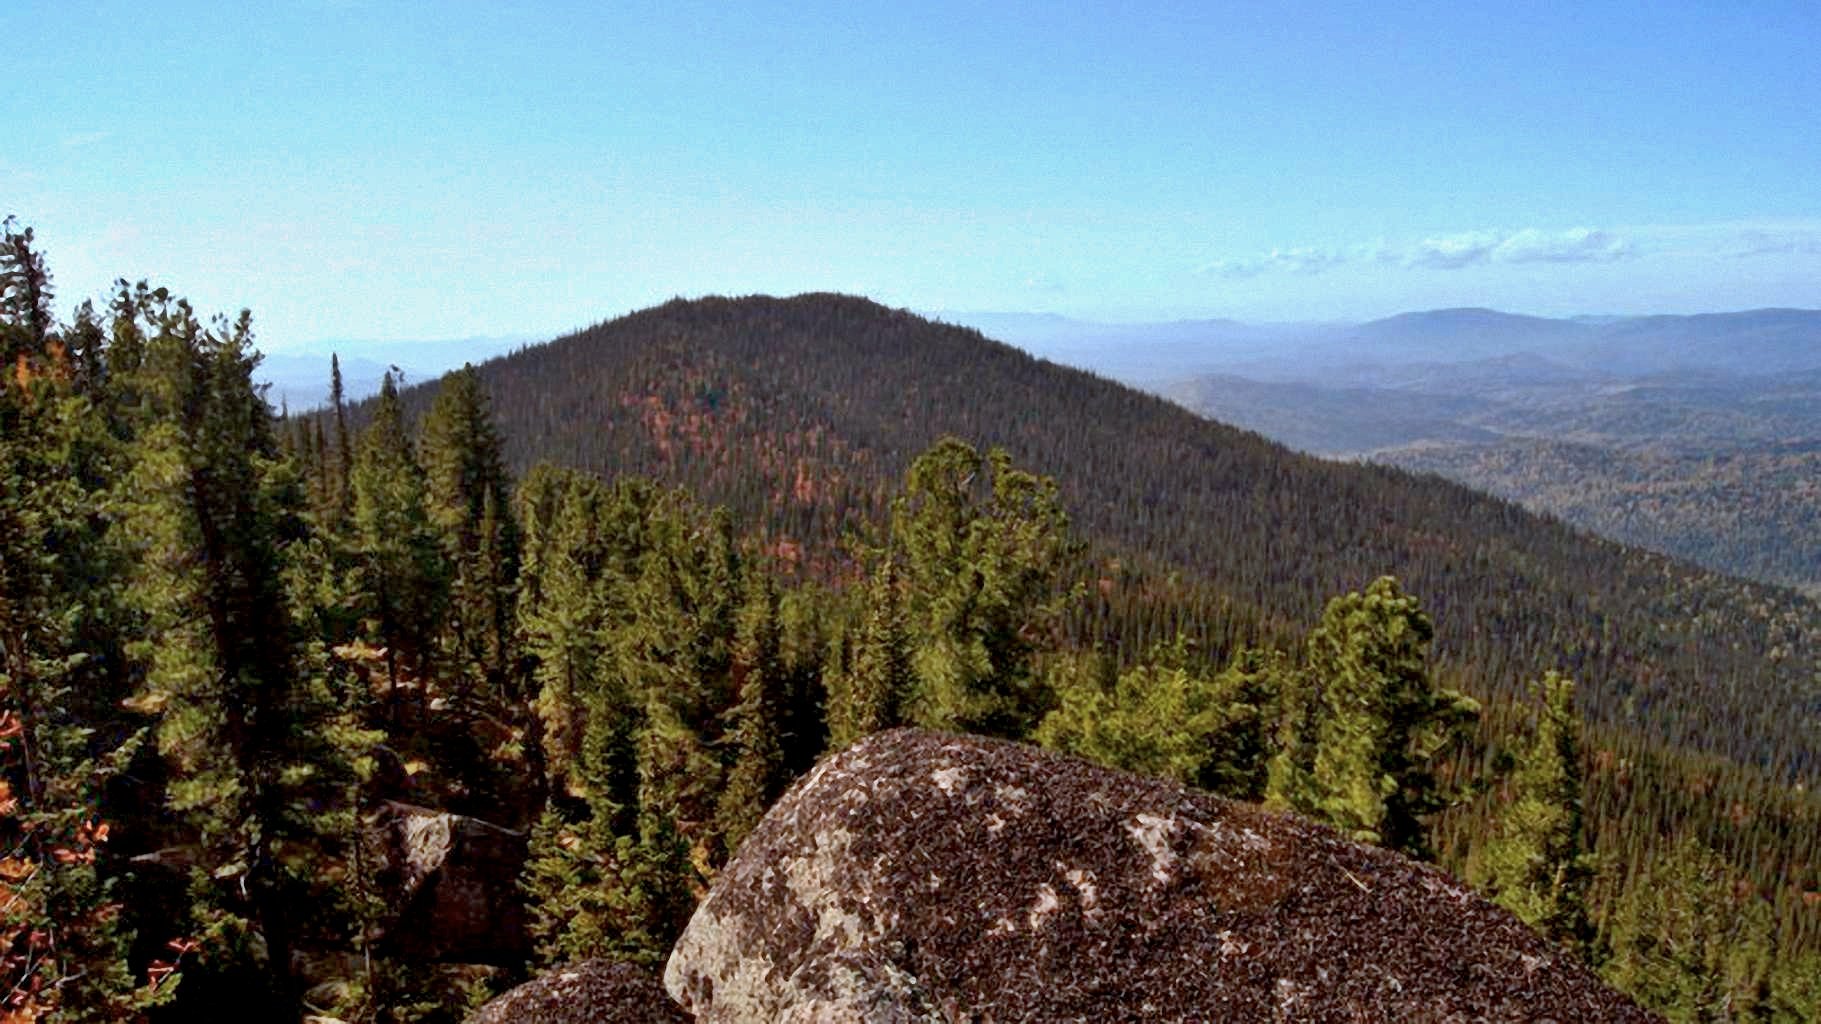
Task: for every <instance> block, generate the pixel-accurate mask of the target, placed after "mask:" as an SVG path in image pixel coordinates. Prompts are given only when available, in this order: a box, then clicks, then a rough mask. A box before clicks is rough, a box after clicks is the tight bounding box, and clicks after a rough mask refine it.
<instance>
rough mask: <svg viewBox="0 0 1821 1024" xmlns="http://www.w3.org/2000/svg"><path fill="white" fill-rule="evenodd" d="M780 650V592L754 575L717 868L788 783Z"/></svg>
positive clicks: (740, 653) (739, 650)
mask: <svg viewBox="0 0 1821 1024" xmlns="http://www.w3.org/2000/svg"><path fill="white" fill-rule="evenodd" d="M781 645H782V635H781V627H780V624H779V621H778V593H777V587H776V585H775V584H774V583H773V582H772V580H771V578H770V577H769V576H767V575H765V574H764V573H763V572H754V573H751V574H750V575H749V576H748V583H747V586H746V603H745V605H744V606H743V607H742V608H741V609H740V618H739V622H738V624H737V626H736V630H735V635H734V649H733V674H734V688H735V692H736V693H737V694H738V703H736V704H735V705H734V706H733V708H732V709H730V711H729V713H728V719H729V728H728V730H727V736H726V743H727V744H728V746H729V747H730V748H731V751H732V756H733V761H732V764H731V766H730V767H729V768H728V771H727V785H726V787H725V788H724V789H723V790H722V791H721V799H720V806H719V807H718V808H717V809H716V812H715V831H716V832H717V833H719V835H718V839H719V841H720V850H719V851H717V852H718V853H719V854H720V857H719V859H718V860H717V862H719V861H720V860H725V859H726V858H730V857H732V856H733V855H734V853H735V852H736V851H737V850H738V849H739V848H740V843H741V842H742V841H744V840H745V838H746V836H747V834H748V833H750V832H751V831H752V830H753V827H754V826H755V825H757V824H758V823H759V818H760V817H762V816H763V815H764V814H765V811H766V810H767V809H768V808H770V807H771V804H772V801H774V800H776V799H777V798H778V795H779V794H780V793H782V792H783V791H784V787H785V785H787V784H788V783H789V782H790V777H789V775H788V774H786V765H785V761H784V738H785V725H786V714H787V711H788V703H789V700H790V693H789V691H788V689H787V684H788V680H787V678H786V676H785V669H784V661H783V652H782V650H781Z"/></svg>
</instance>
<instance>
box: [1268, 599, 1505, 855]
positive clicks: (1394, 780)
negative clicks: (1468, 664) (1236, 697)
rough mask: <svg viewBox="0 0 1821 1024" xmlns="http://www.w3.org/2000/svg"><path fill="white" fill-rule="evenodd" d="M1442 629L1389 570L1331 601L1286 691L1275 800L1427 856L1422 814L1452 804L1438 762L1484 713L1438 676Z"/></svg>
mask: <svg viewBox="0 0 1821 1024" xmlns="http://www.w3.org/2000/svg"><path fill="white" fill-rule="evenodd" d="M1433 635H1434V628H1433V626H1432V625H1431V624H1430V622H1429V617H1428V616H1427V615H1426V614H1424V613H1423V611H1422V609H1421V607H1420V606H1419V605H1418V603H1417V601H1416V599H1415V598H1414V597H1411V596H1409V595H1407V594H1405V593H1404V592H1403V589H1402V588H1401V587H1400V586H1399V585H1398V583H1397V581H1396V580H1395V579H1392V578H1391V577H1389V576H1383V577H1380V578H1378V579H1377V580H1374V581H1373V582H1372V584H1371V585H1370V586H1368V587H1367V588H1366V589H1365V591H1364V592H1361V593H1352V594H1347V595H1345V596H1344V597H1337V598H1334V599H1333V600H1331V601H1329V602H1328V606H1327V608H1326V609H1325V610H1324V611H1323V613H1322V618H1321V621H1320V623H1318V624H1317V625H1316V627H1315V629H1314V630H1312V631H1311V632H1310V634H1309V638H1308V642H1307V646H1306V651H1305V654H1304V662H1303V668H1302V671H1301V672H1300V673H1299V674H1298V676H1299V678H1297V679H1296V680H1295V681H1293V682H1291V683H1290V684H1288V685H1287V686H1286V687H1285V693H1284V701H1283V708H1284V710H1283V718H1282V721H1283V722H1284V723H1285V725H1284V727H1283V730H1282V732H1280V738H1279V747H1280V749H1279V752H1278V753H1277V755H1276V756H1275V757H1273V759H1272V763H1271V766H1270V772H1269V783H1268V785H1267V794H1266V795H1267V799H1268V801H1269V802H1271V803H1272V804H1274V805H1277V806H1287V807H1290V808H1293V809H1295V810H1298V811H1301V812H1302V813H1304V814H1309V815H1311V816H1313V817H1315V818H1318V819H1320V820H1322V821H1326V822H1328V823H1329V824H1332V825H1334V826H1335V827H1337V828H1339V829H1340V830H1341V831H1343V832H1345V833H1347V834H1348V835H1350V836H1352V837H1353V838H1355V839H1359V840H1363V841H1365V842H1372V843H1378V844H1380V845H1383V846H1388V847H1391V848H1392V849H1395V850H1400V851H1403V852H1405V853H1408V854H1410V855H1411V856H1416V857H1427V856H1428V855H1429V844H1428V838H1427V834H1426V830H1425V827H1424V819H1425V818H1426V817H1427V816H1428V815H1430V814H1433V813H1435V812H1436V811H1439V810H1441V809H1442V808H1443V807H1445V806H1447V805H1448V804H1449V803H1450V802H1451V801H1452V800H1453V794H1452V793H1450V792H1449V791H1448V790H1447V789H1446V788H1445V787H1444V785H1443V784H1442V782H1441V780H1440V779H1439V777H1438V775H1437V772H1436V767H1437V764H1436V762H1437V760H1438V758H1440V756H1441V755H1442V754H1444V753H1445V752H1446V751H1447V750H1448V749H1449V748H1450V747H1451V745H1452V744H1454V743H1455V741H1456V740H1457V739H1459V737H1460V736H1461V734H1462V732H1463V730H1464V729H1465V728H1466V726H1467V725H1468V724H1469V723H1471V722H1472V721H1473V720H1474V718H1475V717H1476V716H1477V715H1478V710H1479V709H1478V705H1477V704H1475V703H1474V702H1473V700H1472V699H1470V698H1468V697H1466V696H1464V695H1462V694H1460V693H1457V692H1455V691H1452V690H1446V689H1441V688H1438V687H1436V686H1435V685H1434V683H1433V682H1432V681H1431V679H1430V677H1429V670H1428V652H1429V642H1430V639H1431V638H1432V637H1433Z"/></svg>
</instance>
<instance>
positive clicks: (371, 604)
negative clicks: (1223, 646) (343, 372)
mask: <svg viewBox="0 0 1821 1024" xmlns="http://www.w3.org/2000/svg"><path fill="white" fill-rule="evenodd" d="M353 494H354V548H355V553H356V557H357V559H358V562H359V567H360V568H359V572H358V575H357V580H358V590H359V593H360V595H361V614H362V618H363V620H364V621H365V623H366V626H365V628H366V631H367V633H368V636H369V638H370V639H371V640H372V641H373V642H375V643H377V644H379V645H380V647H381V648H383V650H384V652H385V666H386V683H387V694H388V699H389V701H390V704H391V717H392V721H393V725H394V726H395V727H396V726H397V725H399V724H400V721H401V719H400V715H401V697H402V694H403V692H404V690H405V687H406V685H407V684H410V685H412V686H414V687H415V688H416V690H417V693H418V699H419V703H420V705H427V703H428V695H427V691H428V688H429V685H430V673H431V669H432V662H433V658H434V653H435V638H436V630H437V626H438V624H439V623H440V622H441V620H442V615H443V609H444V607H445V605H446V603H447V599H448V597H447V595H448V576H447V569H446V566H445V563H444V560H443V549H442V545H441V542H440V540H439V538H438V537H437V535H436V531H435V529H434V528H433V527H432V525H431V523H430V515H429V511H428V510H427V509H426V507H425V503H424V474H423V469H422V468H421V467H420V466H419V465H418V462H417V454H416V451H415V449H414V447H413V445H412V443H411V436H410V432H409V430H408V428H407V426H406V423H405V417H404V410H403V409H402V407H401V406H400V405H399V401H398V388H397V385H395V384H394V383H393V380H392V375H391V373H390V372H388V373H387V374H386V375H385V376H384V378H382V380H381V383H380V392H379V400H378V402H377V403H376V405H375V407H374V411H373V419H372V421H371V422H370V423H369V424H368V425H367V429H366V430H365V432H363V433H362V434H361V438H360V445H359V450H358V452H357V454H356V457H355V460H354V476H353ZM421 710H422V708H421V706H420V712H421Z"/></svg>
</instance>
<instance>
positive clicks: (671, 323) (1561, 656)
mask: <svg viewBox="0 0 1821 1024" xmlns="http://www.w3.org/2000/svg"><path fill="white" fill-rule="evenodd" d="M479 370H480V374H481V379H482V381H483V382H484V383H485V385H486V386H487V388H488V390H489V392H490V394H491V395H492V398H493V403H494V409H495V411H496V415H497V418H498V420H499V425H500V430H501V433H502V435H503V436H504V437H505V438H506V446H507V447H506V453H507V456H508V458H509V460H510V462H511V463H512V464H513V466H514V467H515V468H516V469H517V470H518V471H520V472H522V471H524V470H525V469H526V468H528V467H529V466H530V465H532V464H533V463H534V462H536V461H537V460H540V459H550V460H554V461H557V462H560V463H565V464H568V465H572V466H576V467H579V468H584V469H592V470H598V471H601V472H604V473H608V474H617V473H626V472H636V473H643V474H646V475H649V476H652V477H654V478H657V479H660V480H664V481H667V482H670V483H674V484H678V485H682V486H686V487H688V488H689V489H690V490H691V491H692V492H694V493H696V494H698V495H700V496H702V497H703V498H704V499H706V500H709V501H711V502H715V503H725V504H727V505H729V506H731V507H732V508H733V510H734V511H735V514H736V516H737V517H738V518H739V519H740V521H742V522H745V523H748V524H753V526H754V527H755V528H756V529H758V530H759V531H760V532H761V533H762V534H763V535H764V536H765V537H766V538H767V541H766V543H767V545H768V546H769V547H770V549H772V550H777V551H788V552H791V553H792V555H791V557H793V558H800V559H802V560H803V561H804V563H805V564H806V565H810V566H814V565H816V564H818V563H820V564H822V565H824V566H827V565H828V564H829V563H828V561H827V560H828V559H830V558H836V557H837V553H838V545H839V543H840V542H841V541H842V539H843V538H845V537H848V536H850V535H851V534H852V533H854V531H856V530H858V531H861V532H862V534H863V533H864V531H865V530H867V529H869V527H868V526H867V525H866V524H868V523H876V522H878V521H879V519H880V517H881V515H882V513H883V510H884V502H885V501H886V499H887V497H888V495H889V494H890V493H892V491H893V489H894V488H895V486H896V483H897V481H898V480H899V479H900V478H901V474H902V473H903V471H904V469H905V468H906V466H907V465H908V463H909V461H910V459H911V458H912V457H913V456H914V455H915V454H916V453H917V452H919V451H921V450H922V449H923V448H925V447H926V446H927V445H929V444H930V443H932V442H933V441H934V440H936V439H937V438H938V437H940V436H942V435H944V434H956V435H959V436H961V437H964V438H966V439H968V440H970V441H973V442H975V443H977V444H983V445H989V444H990V445H1003V446H1005V447H1007V448H1008V449H1009V450H1010V451H1011V452H1012V454H1013V456H1014V457H1015V458H1016V459H1017V461H1018V462H1019V463H1020V464H1021V465H1025V466H1029V467H1031V468H1033V469H1036V470H1038V471H1040V472H1043V473H1047V474H1053V475H1054V476H1055V477H1056V479H1057V480H1058V482H1059V484H1060V486H1061V489H1062V492H1061V493H1062V496H1063V498H1064V500H1065V501H1066V503H1067V506H1068V508H1069V510H1070V512H1071V514H1072V515H1073V517H1074V520H1075V522H1076V524H1077V526H1078V528H1079V529H1080V531H1081V532H1082V534H1083V536H1084V537H1086V538H1087V539H1088V540H1089V541H1090V542H1091V543H1092V549H1091V550H1092V551H1093V555H1092V559H1093V561H1092V563H1091V564H1093V565H1096V566H1100V567H1101V568H1097V569H1095V570H1093V572H1094V574H1095V575H1096V576H1097V577H1100V582H1099V583H1098V584H1097V585H1096V587H1095V588H1094V592H1095V593H1096V595H1098V596H1097V597H1096V599H1095V600H1096V602H1097V604H1096V605H1095V607H1096V608H1098V610H1097V611H1093V612H1092V613H1091V614H1089V616H1088V617H1087V618H1086V619H1084V620H1082V621H1081V622H1079V623H1077V625H1076V627H1075V628H1077V629H1082V630H1088V631H1090V632H1093V633H1096V634H1106V633H1111V634H1114V635H1118V636H1123V637H1125V640H1124V641H1123V642H1124V643H1125V644H1127V645H1128V646H1130V647H1131V649H1133V650H1141V649H1143V647H1144V646H1145V645H1146V644H1147V643H1148V642H1150V641H1149V640H1147V639H1146V637H1150V638H1151V640H1154V639H1156V638H1157V636H1158V635H1159V633H1158V631H1159V630H1160V629H1162V628H1165V627H1162V626H1160V625H1159V623H1160V622H1167V621H1173V620H1172V618H1171V617H1172V616H1175V615H1177V614H1179V613H1178V612H1175V611H1169V610H1167V609H1170V608H1183V607H1190V606H1193V607H1197V608H1201V609H1204V611H1203V612H1198V613H1196V616H1195V619H1196V621H1199V622H1202V623H1210V622H1212V623H1217V624H1224V625H1223V628H1225V629H1228V630H1230V632H1227V633H1225V634H1224V635H1216V636H1214V637H1212V640H1213V642H1215V643H1216V644H1218V645H1225V644H1227V643H1230V642H1232V641H1233V640H1235V639H1242V638H1244V637H1247V636H1252V637H1258V636H1277V635H1282V634H1283V633H1284V632H1285V631H1290V630H1296V629H1300V628H1302V624H1304V623H1307V622H1309V621H1311V620H1312V619H1313V618H1314V616H1315V615H1316V613H1317V612H1318V610H1319V609H1320V608H1321V606H1322V603H1323V602H1324V601H1325V600H1326V599H1327V598H1328V597H1330V596H1333V595H1335V594H1339V593H1342V592H1344V591H1347V590H1350V589H1355V588H1358V587H1360V586H1361V585H1363V584H1364V583H1366V582H1368V581H1369V580H1371V579H1372V578H1373V577H1375V576H1377V575H1379V574H1381V573H1391V574H1395V575H1397V576H1399V577H1400V578H1401V579H1402V580H1403V581H1404V582H1405V583H1406V584H1407V585H1408V586H1409V587H1410V588H1411V590H1412V591H1413V592H1414V593H1417V594H1420V595H1421V596H1422V598H1423V600H1424V602H1425V604H1426V605H1427V606H1428V607H1430V608H1432V609H1433V610H1434V613H1435V616H1436V620H1437V625H1438V634H1437V639H1438V644H1439V650H1440V652H1441V656H1442V657H1443V659H1444V660H1445V662H1446V663H1447V664H1448V665H1450V666H1452V669H1451V670H1452V671H1457V672H1459V673H1460V677H1461V678H1462V679H1463V681H1464V684H1465V685H1470V686H1471V687H1473V688H1474V689H1475V690H1477V691H1478V692H1480V693H1482V694H1484V695H1487V696H1502V695H1509V694H1511V693H1513V692H1515V689H1516V687H1517V686H1518V685H1519V684H1520V683H1521V682H1522V681H1523V680H1526V679H1529V678H1534V677H1535V676H1536V675H1537V674H1539V673H1540V672H1541V671H1543V670H1544V669H1546V668H1550V667H1564V668H1566V669H1568V670H1570V671H1572V672H1574V673H1575V674H1576V675H1577V676H1578V677H1581V678H1584V679H1585V680H1587V684H1588V685H1587V689H1586V690H1585V693H1586V696H1587V700H1588V704H1589V709H1590V710H1591V712H1592V713H1593V716H1594V719H1595V720H1596V721H1599V722H1602V723H1605V724H1608V725H1611V726H1614V727H1618V728H1622V729H1625V730H1628V731H1632V730H1635V731H1636V732H1637V734H1639V735H1642V736H1648V737H1651V738H1652V739H1654V740H1656V741H1658V742H1665V743H1670V744H1674V745H1676V746H1679V747H1695V748H1699V749H1703V750H1706V751H1708V752H1711V753H1715V754H1723V755H1726V756H1729V757H1736V758H1739V759H1741V760H1743V761H1746V762H1752V763H1758V764H1762V765H1765V766H1769V765H1777V766H1780V767H1779V770H1789V769H1791V768H1793V769H1795V770H1796V771H1798V772H1799V773H1800V774H1804V775H1806V774H1808V773H1809V772H1812V771H1814V770H1816V768H1817V767H1821V744H1818V743H1817V741H1816V739H1815V737H1813V736H1812V735H1811V730H1809V729H1808V728H1807V727H1806V726H1805V725H1801V724H1800V723H1801V722H1802V721H1804V720H1805V719H1804V716H1806V715H1809V714H1811V713H1812V712H1813V710H1814V708H1813V707H1812V706H1811V704H1810V703H1809V701H1810V700H1811V692H1810V691H1811V687H1812V679H1811V678H1810V675H1811V666H1810V664H1809V662H1808V661H1806V660H1804V661H1802V667H1801V668H1800V670H1799V671H1798V670H1796V669H1795V668H1794V667H1793V666H1792V663H1790V662H1789V661H1786V660H1783V657H1782V655H1775V656H1773V652H1775V651H1792V650H1806V649H1808V645H1809V644H1810V643H1811V640H1810V637H1811V635H1812V632H1811V631H1814V630H1815V629H1816V627H1817V626H1821V619H1818V617H1817V611H1816V609H1815V607H1814V606H1813V605H1812V604H1809V603H1807V602H1804V601H1802V600H1801V599H1800V598H1798V597H1796V596H1795V595H1793V594H1790V593H1788V592H1787V591H1782V590H1778V589H1775V588H1769V587H1758V586H1754V585H1750V584H1745V583H1740V582H1737V581H1732V580H1726V579H1723V578H1719V577H1715V576H1712V575H1710V574H1707V573H1704V572H1701V571H1700V570H1697V569H1694V568H1692V567H1690V566H1686V565H1680V564H1677V563H1673V562H1670V561H1668V560H1666V559H1662V558H1658V557H1655V556H1650V555H1646V554H1642V553H1639V552H1636V551H1632V550H1628V549H1624V548H1620V547H1618V546H1616V545H1612V544H1608V543H1605V542H1603V541H1599V540H1596V539H1594V538H1591V537H1588V536H1586V535H1584V534H1581V533H1578V532H1575V531H1572V530H1570V529H1568V528H1566V527H1564V526H1562V525H1561V524H1559V523H1554V522H1551V521H1548V520H1546V519H1539V518H1537V517H1535V516H1532V515H1530V514H1528V513H1525V512H1524V511H1522V510H1521V509H1519V508H1517V507H1515V506H1513V505H1510V504H1507V503H1505V502H1502V501H1499V500H1496V499H1493V498H1488V497H1485V496H1483V495H1481V494H1478V493H1476V492H1473V491H1470V490H1468V489H1466V488H1463V487H1459V486H1457V485H1455V484H1452V483H1449V482H1446V481H1443V480H1439V479H1436V478H1434V477H1414V476H1410V475H1408V474H1406V473H1403V472H1400V471H1397V470H1394V469H1390V468H1387V467H1381V466H1370V465H1346V464H1337V463H1334V462H1328V461H1323V460H1319V459H1315V458H1310V457H1307V456H1302V455H1297V454H1295V453H1293V452H1291V451H1288V450H1286V449H1285V448H1283V447H1280V446H1279V445H1277V444H1273V443H1271V442H1269V441H1267V440H1265V439H1264V438H1261V437H1259V436H1257V435H1256V434H1251V433H1247V432H1244V431H1241V430H1236V429H1233V428H1231V427H1228V426H1224V425H1222V424H1219V423H1214V422H1210V421H1208V420H1206V419H1203V418H1200V417H1197V416H1194V415H1191V414H1190V413H1188V412H1187V411H1185V410H1183V409H1182V408H1180V407H1178V406H1175V405H1172V404H1170V403H1168V402H1165V401H1161V400H1159V399H1157V398H1155V397H1153V396H1149V395H1145V394H1142V393H1140V392H1137V391H1134V390H1131V389H1128V388H1126V387H1122V386H1119V385H1118V384H1115V383H1113V382H1110V381H1107V380H1104V379H1101V378H1097V377H1095V376H1092V375H1090V374H1086V373H1081V372H1078V371H1075V370H1072V369H1069V368H1065V367H1061V366H1057V365H1055V364H1053V363H1046V362H1043V361H1040V360H1036V359H1033V358H1030V357H1029V356H1027V355H1026V354H1024V353H1022V352H1019V351H1017V350H1015V349H1013V348H1011V347H1008V346H1005V345H1001V344H997V343H994V342H993V341H991V340H989V339H987V338H985V337H983V336H982V335H981V334H980V333H978V332H977V331H975V330H971V329H966V328H959V327H953V326H948V325H944V324H939V323H932V322H930V321H928V320H926V319H923V318H921V317H918V316H915V315H913V314H911V313H909V312H906V311H902V310H892V309H887V308H885V307H882V306H879V305H877V304H874V303H872V302H868V301H866V300H863V299H857V298H851V297H846V296H834V295H806V296H799V297H796V298H792V299H773V298H748V299H704V300H699V301H693V302H683V301H677V302H672V303H669V304H666V305H664V306H660V307H657V308H654V309H650V310H645V311H643V312H640V313H636V314H633V315H631V316H628V317H624V318H621V319H619V320H615V321H612V322H610V323H606V324H602V325H599V326H597V327H594V328H590V329H588V330H585V331H582V332H579V333H577V334H574V335H570V336H568V337H565V338H561V339H558V340H557V341H555V342H552V343H550V344H548V345H540V346H536V347H532V348H528V349H525V350H523V351H521V352H517V353H515V354H513V355H511V356H509V357H505V358H500V359H495V360H492V361H490V362H487V363H485V364H482V365H481V366H480V367H479ZM433 391H434V388H433V387H419V388H413V389H410V390H408V391H406V392H405V394H404V400H405V403H406V407H407V408H408V409H411V410H413V411H415V413H416V414H418V415H421V414H422V413H423V412H424V411H425V410H426V409H427V408H428V404H429V401H430V398H431V396H432V393H433ZM1444 411H1445V410H1441V409H1437V410H1434V412H1435V415H1436V416H1437V418H1438V419H1446V416H1444V415H1443V412H1444ZM359 415H360V413H359V411H358V410H357V414H356V419H357V420H358V418H359ZM825 571H835V572H837V573H838V572H839V569H838V567H836V568H834V569H832V570H825ZM1212 609H1219V610H1218V611H1212ZM1696 609H1699V611H1698V612H1697V611H1696ZM1765 609H1776V611H1775V612H1774V613H1772V614H1767V613H1766V612H1765ZM1159 616H1161V618H1159ZM1792 631H1793V632H1792Z"/></svg>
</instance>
